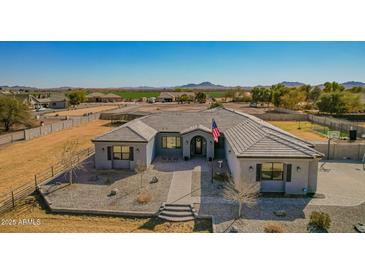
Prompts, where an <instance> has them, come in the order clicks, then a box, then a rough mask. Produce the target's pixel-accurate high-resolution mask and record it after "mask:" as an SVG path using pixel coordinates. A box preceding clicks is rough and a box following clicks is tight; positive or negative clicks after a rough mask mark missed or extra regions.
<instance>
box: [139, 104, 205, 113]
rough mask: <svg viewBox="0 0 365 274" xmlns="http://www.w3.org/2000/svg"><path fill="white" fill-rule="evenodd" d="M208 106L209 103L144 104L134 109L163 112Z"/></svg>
mask: <svg viewBox="0 0 365 274" xmlns="http://www.w3.org/2000/svg"><path fill="white" fill-rule="evenodd" d="M208 107H209V104H170V103H165V104H144V105H141V106H140V107H138V108H137V109H135V110H136V111H142V112H144V111H145V112H151V113H155V112H163V111H192V112H194V111H196V112H198V111H202V110H205V109H207V108H208Z"/></svg>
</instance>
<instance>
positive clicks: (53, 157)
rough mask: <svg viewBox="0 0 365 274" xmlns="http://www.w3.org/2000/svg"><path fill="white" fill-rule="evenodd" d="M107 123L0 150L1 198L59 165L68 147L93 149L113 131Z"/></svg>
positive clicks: (62, 132)
mask: <svg viewBox="0 0 365 274" xmlns="http://www.w3.org/2000/svg"><path fill="white" fill-rule="evenodd" d="M106 123H107V121H102V120H96V121H93V122H89V123H86V124H83V125H81V126H79V127H74V128H70V129H66V130H63V131H59V132H55V133H52V134H49V135H46V136H42V137H39V138H35V139H33V140H29V141H24V142H18V143H15V144H9V145H7V146H3V147H1V149H0V196H1V194H4V193H5V192H9V191H10V190H11V189H12V188H16V187H18V186H20V185H23V184H24V183H27V182H28V181H32V180H33V179H34V174H35V173H38V172H41V171H43V170H45V169H47V168H50V166H51V165H53V164H55V163H56V162H58V161H59V159H60V158H59V157H60V155H61V153H62V150H63V147H64V145H65V143H66V142H67V141H69V140H72V139H78V141H79V144H80V146H79V147H80V149H85V148H88V147H91V146H92V143H91V141H90V140H91V139H92V138H94V137H95V136H98V135H100V134H102V133H105V132H106V131H108V130H110V128H109V127H106V126H105V124H106Z"/></svg>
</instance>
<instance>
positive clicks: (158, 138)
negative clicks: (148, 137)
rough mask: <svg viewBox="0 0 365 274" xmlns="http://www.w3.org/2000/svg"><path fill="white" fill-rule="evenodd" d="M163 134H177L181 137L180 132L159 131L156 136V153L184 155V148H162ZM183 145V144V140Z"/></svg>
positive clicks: (175, 155)
mask: <svg viewBox="0 0 365 274" xmlns="http://www.w3.org/2000/svg"><path fill="white" fill-rule="evenodd" d="M163 136H177V137H180V133H178V132H162V133H158V134H157V135H156V137H155V153H156V155H165V156H170V157H182V153H183V152H182V151H183V149H182V148H176V149H174V148H162V137H163ZM181 146H183V143H182V140H181Z"/></svg>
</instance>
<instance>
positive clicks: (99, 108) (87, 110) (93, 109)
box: [44, 105, 116, 116]
mask: <svg viewBox="0 0 365 274" xmlns="http://www.w3.org/2000/svg"><path fill="white" fill-rule="evenodd" d="M113 108H116V106H115V105H112V106H96V107H89V108H80V109H73V110H64V111H59V112H53V113H49V114H45V115H44V116H56V115H57V114H58V115H59V116H82V115H84V114H85V113H90V112H92V113H95V112H100V111H106V110H110V109H113Z"/></svg>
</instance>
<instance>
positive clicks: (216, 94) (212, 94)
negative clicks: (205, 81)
mask: <svg viewBox="0 0 365 274" xmlns="http://www.w3.org/2000/svg"><path fill="white" fill-rule="evenodd" d="M225 93H226V92H225V91H208V92H206V95H207V96H208V97H213V98H216V97H223V96H224V94H225Z"/></svg>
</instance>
